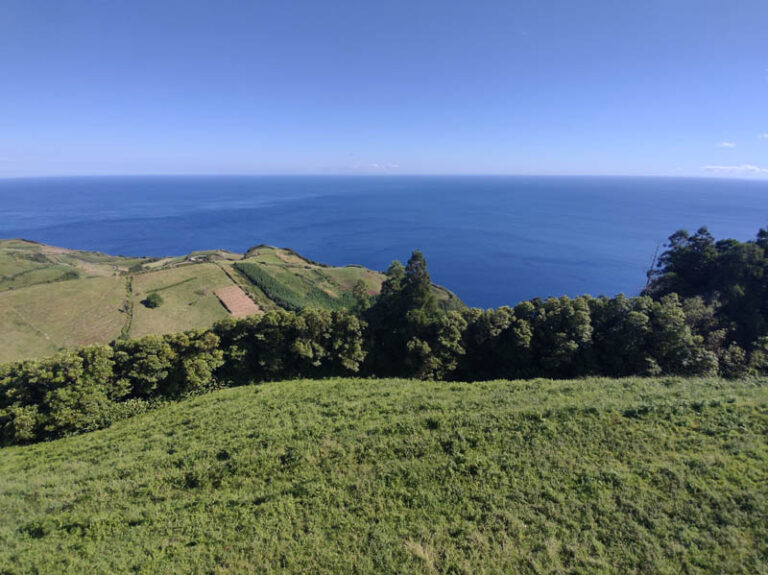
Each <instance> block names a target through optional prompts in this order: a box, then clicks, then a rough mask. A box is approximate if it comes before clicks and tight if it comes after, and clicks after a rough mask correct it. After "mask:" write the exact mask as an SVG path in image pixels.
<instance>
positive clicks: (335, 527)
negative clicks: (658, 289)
mask: <svg viewBox="0 0 768 575" xmlns="http://www.w3.org/2000/svg"><path fill="white" fill-rule="evenodd" d="M767 436H768V381H766V380H765V379H762V380H760V379H755V380H745V381H723V380H718V379H680V378H661V379H642V378H633V379H618V380H609V379H583V380H564V381H548V380H530V381H511V382H510V381H496V382H487V383H475V384H464V383H445V382H443V383H437V382H420V381H407V380H362V379H333V380H325V381H291V382H274V383H267V384H262V385H257V386H244V387H239V388H233V389H226V390H221V391H217V392H214V393H210V394H207V395H204V396H199V397H196V398H192V399H188V400H185V401H183V402H180V403H175V404H172V405H168V406H166V407H161V408H159V409H157V410H154V411H151V412H148V413H145V414H143V415H138V416H136V417H134V418H132V419H128V420H124V421H122V422H119V423H117V424H115V425H114V426H113V427H111V428H110V429H106V430H102V431H96V432H92V433H88V434H85V435H80V436H77V437H71V438H65V439H61V440H57V441H53V442H48V443H40V444H36V445H30V446H25V447H9V448H4V449H1V450H0V508H2V509H3V513H2V514H0V571H1V572H2V573H8V574H10V573H14V574H15V573H62V572H71V573H129V572H132V573H426V574H429V573H523V574H525V573H606V574H607V573H648V574H659V573H661V574H663V573H669V574H671V573H765V572H766V571H767V570H768V540H767V539H766V537H765V534H766V532H767V530H768V487H767V486H768V442H767V441H766V437H767Z"/></svg>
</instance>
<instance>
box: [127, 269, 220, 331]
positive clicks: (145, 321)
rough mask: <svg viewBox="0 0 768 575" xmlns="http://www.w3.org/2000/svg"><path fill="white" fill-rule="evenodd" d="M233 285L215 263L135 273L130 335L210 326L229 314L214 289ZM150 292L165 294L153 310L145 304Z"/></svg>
mask: <svg viewBox="0 0 768 575" xmlns="http://www.w3.org/2000/svg"><path fill="white" fill-rule="evenodd" d="M230 285H232V281H231V280H230V279H229V278H228V277H227V275H226V274H225V273H224V272H223V271H222V270H221V269H220V268H219V267H218V266H217V265H216V264H213V263H199V264H191V265H184V266H179V267H172V268H167V269H161V270H157V271H153V272H150V273H138V274H135V275H134V276H133V301H134V304H133V322H132V324H131V330H130V333H129V337H132V338H135V337H141V336H143V335H150V334H160V333H173V332H178V331H186V330H190V329H197V328H206V327H210V326H211V325H213V323H214V322H216V321H218V320H220V319H224V318H226V317H227V316H228V315H229V312H228V311H227V310H226V308H225V307H224V306H223V305H222V303H221V302H220V301H219V298H218V297H217V296H216V293H215V292H216V290H217V289H219V288H223V287H226V286H230ZM151 293H158V294H160V295H161V296H162V298H163V304H162V305H161V306H160V307H157V308H154V309H150V308H148V307H146V306H144V305H142V303H141V302H142V301H143V300H144V299H146V297H147V296H148V295H149V294H151Z"/></svg>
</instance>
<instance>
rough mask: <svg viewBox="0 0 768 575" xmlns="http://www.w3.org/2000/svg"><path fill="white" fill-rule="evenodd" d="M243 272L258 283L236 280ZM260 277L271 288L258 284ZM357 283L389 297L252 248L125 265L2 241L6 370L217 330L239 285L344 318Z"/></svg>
mask: <svg viewBox="0 0 768 575" xmlns="http://www.w3.org/2000/svg"><path fill="white" fill-rule="evenodd" d="M241 264H244V265H245V267H246V268H247V269H250V270H251V271H252V274H251V276H252V277H250V278H249V276H248V275H247V274H244V273H241V272H240V271H238V269H237V267H236V266H240V265H241ZM257 276H258V277H260V278H262V279H263V280H264V281H262V284H263V286H260V285H259V283H257V282H255V281H254V280H253V278H254V277H257ZM358 280H362V281H363V282H364V283H365V285H366V287H367V291H368V293H369V295H371V296H373V295H376V294H378V293H379V292H380V291H381V283H382V281H383V275H382V274H381V273H379V272H375V271H372V270H368V269H366V268H363V267H360V266H347V267H340V268H335V267H331V266H324V265H321V264H317V263H315V262H311V261H309V260H306V259H305V258H303V257H302V256H300V255H299V254H297V253H296V252H294V251H292V250H289V249H284V248H274V247H270V246H258V247H256V248H252V249H251V250H249V251H248V252H247V254H245V255H240V254H234V253H231V252H227V251H222V250H210V251H201V252H194V253H192V254H188V255H185V256H178V257H167V258H125V257H118V256H110V255H106V254H101V253H97V252H83V251H77V250H67V249H63V248H56V247H53V246H46V245H43V244H38V243H35V242H30V241H26V240H0V362H4V361H14V360H19V359H27V358H33V357H41V356H44V355H50V354H53V353H55V352H57V351H60V350H62V349H66V348H71V347H75V346H79V345H85V344H92V343H107V342H109V341H112V340H113V339H115V338H117V337H140V336H142V335H148V334H163V333H174V332H179V331H184V330H188V329H197V328H206V327H210V326H211V325H212V324H213V323H214V322H216V321H217V320H220V319H223V318H225V317H227V316H228V315H229V312H228V311H227V309H226V308H225V307H224V306H223V305H222V304H221V302H220V301H219V299H218V298H217V296H216V294H215V292H216V290H217V289H219V288H222V287H226V286H231V285H233V284H236V285H238V286H240V288H241V289H243V290H244V291H245V292H246V294H247V295H248V296H249V297H250V298H251V299H252V300H253V301H254V302H255V303H256V304H257V305H258V306H259V308H260V309H261V310H262V311H264V312H266V311H271V310H277V309H284V308H290V309H301V308H304V307H319V308H323V309H339V308H340V307H344V306H347V305H350V303H351V302H352V301H353V300H352V298H351V292H352V289H353V288H354V286H355V283H357V281H358ZM129 287H130V288H131V291H130V292H129ZM435 290H436V293H437V295H438V298H439V299H440V300H441V301H443V302H445V304H446V305H450V306H461V305H463V304H461V302H460V301H459V300H458V298H457V297H456V296H455V295H453V294H451V293H450V292H448V291H447V290H443V289H442V288H438V287H435ZM152 292H158V293H159V294H160V295H161V296H162V298H163V304H162V305H161V306H159V307H156V308H153V309H149V308H147V307H146V306H144V305H142V303H141V302H142V301H144V300H145V299H146V297H147V296H148V295H149V294H150V293H152Z"/></svg>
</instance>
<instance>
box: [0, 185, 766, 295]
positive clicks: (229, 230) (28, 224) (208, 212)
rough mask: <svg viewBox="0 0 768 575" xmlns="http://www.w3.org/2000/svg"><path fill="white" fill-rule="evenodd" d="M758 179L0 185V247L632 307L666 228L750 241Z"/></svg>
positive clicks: (761, 202)
mask: <svg viewBox="0 0 768 575" xmlns="http://www.w3.org/2000/svg"><path fill="white" fill-rule="evenodd" d="M766 225H768V182H762V181H748V180H716V179H662V178H608V177H473V176H466V177H431V176H430V177H427V176H423V177H415V176H414V177H411V176H407V177H406V176H380V177H374V176H371V177H357V176H340V177H335V176H334V177H331V176H269V177H265V176H248V177H242V176H226V177H224V176H217V177H213V176H212V177H207V176H205V177H201V176H194V177H193V176H190V177H176V176H172V177H171V176H168V177H154V176H153V177H143V176H142V177H87V178H42V179H8V180H0V238H12V237H22V238H26V239H31V240H36V241H39V242H44V243H48V244H53V245H57V246H63V247H67V248H75V249H85V250H98V251H102V252H106V253H110V254H120V255H132V256H144V255H146V256H164V255H179V254H184V253H187V252H190V251H193V250H201V249H212V248H225V249H228V250H233V251H236V252H244V251H245V250H246V249H248V248H249V247H250V246H254V245H257V244H261V243H265V244H270V245H275V246H283V247H290V248H293V249H295V250H297V251H298V252H299V253H301V254H303V255H304V256H307V257H309V258H310V259H313V260H316V261H320V262H325V263H329V264H333V265H344V264H351V263H355V264H361V265H364V266H366V267H369V268H373V269H378V270H384V269H386V267H387V266H388V265H389V263H390V262H391V261H392V260H394V259H399V260H402V261H405V260H407V259H408V256H409V255H410V252H411V250H413V249H416V248H418V249H421V250H422V251H423V252H424V254H425V256H426V258H427V263H428V268H429V271H430V273H431V275H432V279H433V281H435V282H436V283H439V284H441V285H444V286H446V287H448V288H450V289H451V290H453V291H454V292H456V293H457V294H458V295H459V297H461V298H462V299H463V300H464V301H465V302H466V303H467V304H468V305H471V306H477V307H496V306H499V305H505V304H510V305H513V304H515V303H517V302H518V301H520V300H523V299H528V298H532V297H537V296H538V297H547V296H559V295H563V294H566V295H570V296H575V295H580V294H592V295H600V294H607V295H613V294H617V293H625V294H628V295H635V294H637V293H638V292H639V291H640V290H641V289H642V288H643V286H644V285H645V279H646V278H645V272H646V270H647V269H648V267H649V265H650V263H651V260H652V258H653V255H654V252H655V251H656V249H657V247H660V246H662V247H663V244H664V243H665V241H666V238H667V237H668V236H669V235H670V234H672V233H673V232H674V231H675V230H678V229H680V228H684V229H687V230H689V231H691V232H693V231H695V230H696V229H698V228H699V227H700V226H707V227H708V228H709V229H710V231H711V232H712V233H713V234H714V235H715V236H716V237H733V238H736V239H739V240H747V239H751V238H753V237H754V236H755V234H756V233H757V231H758V229H759V228H760V227H765V226H766Z"/></svg>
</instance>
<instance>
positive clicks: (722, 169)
mask: <svg viewBox="0 0 768 575" xmlns="http://www.w3.org/2000/svg"><path fill="white" fill-rule="evenodd" d="M703 169H704V170H706V171H708V172H715V173H718V174H735V175H739V174H741V175H744V174H751V175H759V174H768V168H761V167H759V166H753V165H752V164H741V165H739V166H704V168H703Z"/></svg>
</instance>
